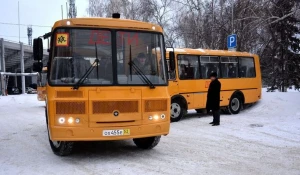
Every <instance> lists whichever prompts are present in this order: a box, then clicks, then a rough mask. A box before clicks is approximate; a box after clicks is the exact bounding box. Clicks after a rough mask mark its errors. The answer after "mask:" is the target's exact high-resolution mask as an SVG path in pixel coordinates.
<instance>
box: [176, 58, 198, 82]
mask: <svg viewBox="0 0 300 175" xmlns="http://www.w3.org/2000/svg"><path fill="white" fill-rule="evenodd" d="M178 71H179V78H180V79H181V80H193V79H199V78H200V74H199V64H198V56H193V55H179V56H178ZM197 71H198V74H197Z"/></svg>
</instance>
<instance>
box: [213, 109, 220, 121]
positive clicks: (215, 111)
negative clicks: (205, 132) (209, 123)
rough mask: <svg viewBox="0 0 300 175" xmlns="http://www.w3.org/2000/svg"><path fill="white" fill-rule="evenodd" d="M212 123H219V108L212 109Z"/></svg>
mask: <svg viewBox="0 0 300 175" xmlns="http://www.w3.org/2000/svg"><path fill="white" fill-rule="evenodd" d="M212 114H213V117H214V120H213V122H214V124H220V110H212Z"/></svg>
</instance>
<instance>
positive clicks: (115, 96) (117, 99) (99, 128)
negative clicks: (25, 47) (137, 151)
mask: <svg viewBox="0 0 300 175" xmlns="http://www.w3.org/2000/svg"><path fill="white" fill-rule="evenodd" d="M47 37H51V46H50V54H49V55H50V56H49V64H48V85H47V100H46V104H47V108H46V121H47V127H48V133H49V141H50V146H51V148H52V150H53V152H54V153H55V154H57V155H61V156H63V155H68V154H70V153H71V151H72V149H73V146H74V143H75V141H101V140H124V139H133V141H134V143H135V144H136V145H137V146H138V147H139V148H142V149H151V148H153V147H155V146H156V145H157V144H158V142H159V140H160V137H161V135H167V134H168V133H169V127H170V110H169V108H170V99H169V94H168V89H167V85H168V80H167V76H166V69H165V68H166V66H165V65H166V60H165V45H164V38H163V31H162V28H161V27H160V26H157V25H153V24H150V23H145V22H139V21H133V20H124V19H119V14H114V16H113V18H76V19H67V20H61V21H57V22H56V23H55V24H54V26H53V28H52V32H51V33H49V34H46V35H45V36H44V39H45V38H47ZM41 45H42V40H41V39H40V38H38V39H35V40H34V51H35V52H34V55H35V60H36V62H35V63H34V68H35V70H37V69H38V68H39V67H41V58H40V55H42V54H41V51H42V49H41V48H42V46H41Z"/></svg>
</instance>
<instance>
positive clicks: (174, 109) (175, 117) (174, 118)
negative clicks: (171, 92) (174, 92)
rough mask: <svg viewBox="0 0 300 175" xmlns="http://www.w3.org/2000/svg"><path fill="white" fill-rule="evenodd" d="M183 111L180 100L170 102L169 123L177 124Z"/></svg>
mask: <svg viewBox="0 0 300 175" xmlns="http://www.w3.org/2000/svg"><path fill="white" fill-rule="evenodd" d="M184 111H185V109H184V107H183V104H182V102H181V100H179V99H178V98H177V99H174V100H172V102H171V122H178V121H179V120H180V119H181V118H182V117H183V116H184V113H185V112H184Z"/></svg>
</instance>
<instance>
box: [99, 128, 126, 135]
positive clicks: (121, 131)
mask: <svg viewBox="0 0 300 175" xmlns="http://www.w3.org/2000/svg"><path fill="white" fill-rule="evenodd" d="M102 135H103V136H123V135H130V129H114V130H103V132H102Z"/></svg>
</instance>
